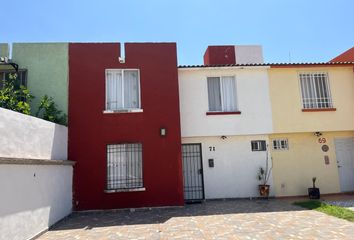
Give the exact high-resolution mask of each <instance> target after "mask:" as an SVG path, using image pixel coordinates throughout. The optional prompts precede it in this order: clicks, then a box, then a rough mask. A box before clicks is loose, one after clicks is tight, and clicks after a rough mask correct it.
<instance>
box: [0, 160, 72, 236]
mask: <svg viewBox="0 0 354 240" xmlns="http://www.w3.org/2000/svg"><path fill="white" fill-rule="evenodd" d="M72 170H73V167H72V166H71V165H20V164H18V165H14V164H0V190H1V198H0V204H1V205H0V239H1V240H8V239H12V240H17V239H18V240H23V239H30V238H32V237H34V236H36V235H37V234H39V233H41V232H43V231H45V230H46V229H48V227H49V226H51V225H53V224H54V223H56V222H57V221H59V220H60V219H62V218H64V217H65V216H67V215H69V214H70V213H71V207H72V174H73V171H72Z"/></svg>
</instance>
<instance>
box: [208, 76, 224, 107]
mask: <svg viewBox="0 0 354 240" xmlns="http://www.w3.org/2000/svg"><path fill="white" fill-rule="evenodd" d="M208 100H209V111H221V110H222V109H221V94H220V78H219V77H208Z"/></svg>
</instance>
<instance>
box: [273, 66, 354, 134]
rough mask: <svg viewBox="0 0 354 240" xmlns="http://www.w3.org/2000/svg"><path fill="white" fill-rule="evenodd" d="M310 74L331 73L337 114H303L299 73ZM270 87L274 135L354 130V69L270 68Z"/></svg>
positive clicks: (332, 91) (331, 84)
mask: <svg viewBox="0 0 354 240" xmlns="http://www.w3.org/2000/svg"><path fill="white" fill-rule="evenodd" d="M307 71H320V72H327V73H328V75H329V82H330V88H331V94H332V101H333V105H334V107H335V108H336V109H337V110H336V111H333V112H302V102H301V89H300V84H299V78H298V73H299V72H307ZM269 83H270V85H269V87H270V98H271V103H272V112H273V114H272V115H273V127H274V132H275V133H287V132H289V133H290V132H315V131H345V130H352V129H354V74H353V68H352V67H318V68H312V67H311V68H271V69H270V70H269Z"/></svg>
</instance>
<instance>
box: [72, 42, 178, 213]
mask: <svg viewBox="0 0 354 240" xmlns="http://www.w3.org/2000/svg"><path fill="white" fill-rule="evenodd" d="M119 55H120V44H118V43H70V44H69V77H70V83H69V103H70V104H69V159H70V160H73V161H76V165H75V167H74V206H75V208H76V209H77V210H85V209H110V208H127V207H147V206H166V205H168V206H171V205H183V204H184V199H183V178H182V161H181V134H180V116H179V95H178V77H177V54H176V44H175V43H127V44H125V59H126V62H125V63H124V64H120V63H119V62H118V57H119ZM107 68H117V69H123V68H138V69H140V86H141V106H142V109H143V112H142V113H114V114H104V113H103V110H105V69H107ZM161 127H165V128H166V129H167V136H166V137H161V136H160V128H161ZM127 142H141V143H142V144H143V179H144V187H145V188H146V191H143V192H124V193H104V190H105V188H106V145H107V144H112V143H113V144H114V143H127Z"/></svg>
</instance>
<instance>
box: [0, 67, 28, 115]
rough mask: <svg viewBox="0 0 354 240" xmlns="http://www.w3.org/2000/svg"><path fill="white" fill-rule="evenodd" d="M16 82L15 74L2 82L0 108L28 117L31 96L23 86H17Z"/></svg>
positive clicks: (11, 74)
mask: <svg viewBox="0 0 354 240" xmlns="http://www.w3.org/2000/svg"><path fill="white" fill-rule="evenodd" d="M17 82H18V79H17V73H10V74H9V77H8V79H5V80H2V85H3V86H2V88H1V89H0V107H2V108H6V109H10V110H13V111H16V112H20V113H24V114H27V115H29V114H30V113H31V107H30V105H29V103H30V102H31V100H32V99H33V96H32V95H31V94H30V93H29V91H28V89H27V88H26V87H25V86H23V85H19V86H17V85H18V84H17Z"/></svg>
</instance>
